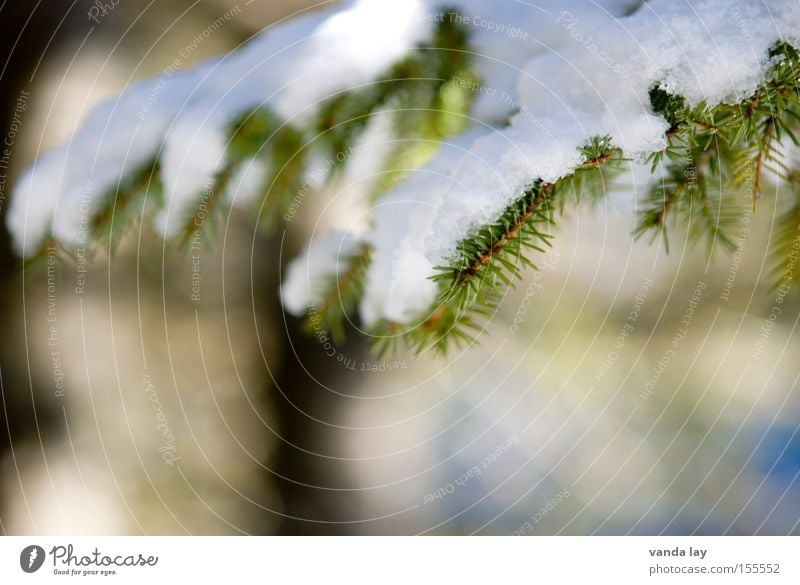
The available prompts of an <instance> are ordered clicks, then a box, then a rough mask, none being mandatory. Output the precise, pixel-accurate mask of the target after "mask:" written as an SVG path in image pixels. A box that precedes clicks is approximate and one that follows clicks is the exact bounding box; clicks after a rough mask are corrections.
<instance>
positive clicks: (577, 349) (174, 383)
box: [0, 0, 800, 535]
mask: <svg viewBox="0 0 800 585" xmlns="http://www.w3.org/2000/svg"><path fill="white" fill-rule="evenodd" d="M311 5H312V3H311V2H307V1H304V0H298V1H289V0H281V1H274V2H253V3H242V4H236V3H235V2H233V1H228V0H214V1H206V2H191V1H189V0H170V1H168V2H158V3H156V2H152V3H149V4H147V5H142V4H134V3H131V2H126V1H125V0H120V1H119V2H116V3H111V2H109V3H105V8H104V9H103V10H102V16H101V17H100V18H99V22H95V21H93V20H91V19H89V18H88V14H89V11H90V10H92V9H93V7H95V8H97V7H98V6H99V3H94V2H88V1H84V0H77V1H75V2H66V1H64V2H62V1H60V0H50V1H49V2H48V3H47V6H46V7H43V6H42V5H40V4H37V5H31V4H30V3H23V2H20V1H17V2H7V3H4V4H2V6H0V26H1V27H2V34H0V43H2V45H3V51H2V57H3V67H2V70H0V84H1V87H2V93H1V94H0V98H1V99H2V112H3V117H4V122H3V134H4V136H5V139H6V144H7V145H8V146H10V147H11V148H10V152H11V155H10V157H7V159H4V161H3V165H2V168H0V171H1V172H2V173H3V177H4V178H3V181H2V183H0V184H1V185H2V191H0V213H3V214H4V213H5V210H6V207H7V202H8V198H9V197H10V189H11V187H12V186H13V184H14V178H15V177H16V176H18V174H19V172H20V171H21V169H23V168H24V167H25V166H26V165H27V164H29V163H30V162H31V161H32V160H33V159H34V158H35V157H36V155H37V153H39V152H42V151H43V150H45V149H46V148H48V147H50V146H53V145H55V144H57V143H58V142H59V141H61V140H64V139H66V138H68V137H69V135H70V132H71V131H72V130H73V129H74V128H75V127H76V125H77V124H78V123H79V122H80V120H81V118H82V117H83V116H84V115H85V114H86V112H87V110H88V109H89V108H91V106H92V105H94V104H96V103H97V102H99V101H101V100H103V99H105V98H109V97H111V96H114V95H115V94H117V93H119V92H120V91H121V90H123V89H124V88H125V87H127V86H128V85H130V84H131V83H132V82H133V81H135V80H137V79H142V78H146V77H149V76H152V75H155V74H158V73H159V72H161V71H163V70H164V69H165V68H166V67H167V66H169V65H170V64H171V63H172V62H173V61H174V60H175V56H176V54H181V51H184V52H185V49H186V47H187V46H190V45H192V46H193V49H192V51H191V52H190V53H189V54H188V57H186V59H185V61H184V65H185V66H191V65H192V64H193V63H197V62H199V61H202V60H204V59H206V58H209V57H213V56H215V55H219V54H221V53H225V52H227V51H230V50H233V49H235V48H236V47H237V46H239V45H240V44H241V43H242V42H244V41H246V40H247V38H249V37H250V36H251V35H253V34H254V33H256V32H257V31H259V30H260V29H262V28H263V27H265V26H268V25H269V24H271V23H273V22H275V21H277V20H279V19H281V18H285V17H287V16H289V15H291V14H293V13H296V12H298V11H301V10H304V9H306V8H307V7H309V6H311ZM98 11H99V8H98ZM224 15H228V16H229V18H230V20H229V22H227V23H226V24H225V26H222V27H218V28H215V29H214V31H213V34H204V31H206V30H208V28H209V26H210V25H212V23H214V22H215V21H216V20H217V19H219V18H220V16H224ZM198 35H200V37H202V39H203V40H202V42H200V43H199V44H198V43H194V44H193V41H194V40H195V39H197V38H199V37H198ZM9 143H10V144H9ZM640 187H641V173H640V172H639V170H637V169H632V170H631V171H630V172H628V173H623V176H622V177H620V178H619V180H618V188H617V189H616V191H615V193H614V194H613V195H610V196H609V197H608V198H607V199H606V200H605V202H604V204H603V205H601V206H599V207H598V208H596V209H588V208H582V207H577V208H576V209H575V210H574V211H571V212H569V213H568V215H567V216H566V217H565V218H564V220H563V221H562V222H561V223H560V226H559V228H558V233H557V234H556V236H557V237H556V240H555V248H554V250H553V251H552V252H551V253H550V254H549V255H547V256H546V257H544V258H540V259H539V262H538V263H539V266H540V269H541V270H540V271H539V272H536V273H533V272H529V273H526V275H525V278H524V280H523V281H521V282H520V283H519V284H518V286H517V288H516V289H515V290H513V291H512V292H511V293H509V295H508V296H507V297H506V298H505V299H504V301H503V303H502V305H501V307H500V308H499V310H498V313H497V315H495V318H494V319H492V321H491V324H490V325H489V327H488V330H487V333H486V335H484V336H482V337H481V339H480V344H479V345H477V346H475V347H473V348H470V349H468V350H466V351H462V352H454V353H453V354H452V355H451V356H449V358H448V359H446V360H445V359H437V358H434V357H428V356H423V357H419V358H414V357H413V356H412V355H408V354H397V355H392V356H388V357H385V358H383V359H381V358H378V357H377V356H376V355H374V354H373V353H371V352H370V350H369V348H368V347H367V346H366V344H365V343H364V341H363V339H362V338H361V337H359V336H358V335H357V334H352V333H353V332H351V334H350V335H349V336H348V342H347V343H345V344H341V345H337V346H336V347H335V352H334V355H333V356H329V355H328V354H329V353H330V352H329V351H328V350H327V349H326V348H324V347H323V346H322V345H320V344H319V342H318V341H317V339H315V338H314V337H309V336H307V335H305V334H303V333H302V332H301V331H300V324H299V323H298V321H297V320H295V319H293V318H290V317H287V316H286V315H285V314H284V313H283V311H282V310H281V308H280V304H279V301H278V295H277V291H278V286H279V283H280V277H281V274H282V268H283V266H284V265H285V262H286V260H287V259H289V258H291V257H293V256H294V254H295V253H296V252H297V250H298V249H299V247H300V245H301V242H302V237H303V235H304V234H303V231H304V230H306V231H308V230H309V229H310V227H309V226H303V225H299V226H296V227H295V228H293V229H294V230H295V231H296V232H297V233H287V234H283V233H281V234H277V235H272V236H268V235H264V234H263V233H262V232H260V231H259V230H257V229H256V226H255V222H254V219H253V218H252V217H247V216H246V215H243V214H242V215H232V216H231V217H230V218H229V219H228V220H227V223H226V224H225V225H224V226H220V229H219V230H218V232H217V234H216V236H215V238H214V240H213V241H211V242H208V247H207V248H206V249H205V250H204V252H203V257H202V277H203V279H202V300H201V302H199V303H192V302H189V296H190V294H191V291H192V286H193V284H194V282H195V281H193V278H192V274H193V273H192V260H191V258H190V257H189V256H188V255H187V253H186V252H185V251H182V250H179V249H177V248H176V247H173V246H171V245H168V244H165V243H164V242H163V241H161V240H160V239H159V238H158V237H157V236H155V235H154V234H152V233H150V232H149V231H148V230H149V228H147V227H146V226H142V227H141V228H140V227H139V226H135V227H133V228H132V229H131V230H130V233H129V234H127V235H126V236H125V238H124V239H123V241H122V243H121V244H120V246H119V247H118V249H116V250H115V251H114V254H113V255H110V254H108V253H107V252H106V251H105V250H104V249H103V247H102V246H100V247H99V249H97V250H95V251H94V252H93V253H92V255H91V259H90V263H89V265H88V270H87V271H86V272H85V273H84V272H81V270H82V267H81V266H80V265H78V264H76V262H75V260H74V259H72V258H70V257H68V256H62V255H61V254H59V255H58V258H53V259H52V262H51V259H50V258H48V260H47V261H46V262H42V263H38V264H36V265H31V266H26V265H24V264H23V263H22V262H21V261H20V260H19V259H17V258H15V257H14V255H13V254H12V252H11V250H10V247H9V243H8V235H7V233H6V231H5V224H4V223H3V227H2V228H0V230H2V236H1V237H0V271H1V273H2V274H1V276H0V283H1V284H2V285H1V286H0V323H2V338H0V382H1V383H2V386H1V389H2V402H1V403H0V409H2V410H0V427H1V428H0V470H1V471H0V531H2V533H4V534H9V535H11V534H84V533H85V534H242V533H244V534H416V533H433V534H474V533H479V534H540V535H543V534H790V533H795V534H796V533H800V483H798V477H799V476H800V434H798V429H799V428H800V426H799V425H800V391H799V390H798V377H799V376H800V368H798V352H799V351H800V338H799V336H798V332H797V331H796V328H797V324H798V316H799V315H800V305H798V304H797V301H796V300H792V299H789V300H787V301H785V302H783V303H781V302H779V301H778V300H777V298H778V297H777V294H776V291H775V290H774V289H773V288H772V287H771V284H770V283H771V282H773V281H772V280H771V279H770V278H769V276H768V275H769V271H770V268H771V266H770V264H769V257H768V255H767V249H768V245H769V234H770V231H771V227H772V225H773V223H774V221H775V218H776V214H777V212H778V211H777V210H778V208H779V207H780V203H781V200H782V193H781V192H780V190H778V188H777V187H773V188H772V191H771V192H770V193H765V196H764V199H763V200H762V202H761V205H760V206H759V211H758V213H757V214H755V215H753V214H751V213H749V211H748V209H749V207H750V204H751V203H750V199H749V196H745V195H744V194H742V195H737V194H736V193H732V194H731V197H739V198H740V199H741V210H742V215H741V219H740V228H741V229H740V230H739V232H738V233H739V235H740V239H739V241H738V242H737V244H738V246H739V247H738V250H737V252H736V253H735V254H731V255H724V254H717V255H715V256H714V257H713V259H711V260H709V257H708V255H707V253H706V250H705V248H704V247H703V246H693V245H690V244H689V243H688V242H687V241H686V239H685V238H683V235H684V234H681V233H677V232H676V233H674V234H673V235H672V237H671V242H670V243H671V246H670V252H669V254H668V255H667V254H666V252H665V249H664V247H663V245H662V243H660V242H654V243H652V244H649V243H648V242H646V241H640V242H634V241H633V239H632V237H631V236H630V233H631V231H632V228H633V214H634V211H635V208H634V203H633V201H634V196H635V195H634V193H635V191H637V190H638V189H639V188H640ZM745 218H746V219H745ZM306 219H308V221H309V222H311V221H313V219H314V218H313V215H311V216H309V217H307V218H306ZM76 283H80V284H81V285H83V284H84V283H85V289H81V290H80V292H78V290H77V287H76ZM776 307H779V308H780V314H779V315H777V314H776V310H775V309H776ZM771 316H772V317H771Z"/></svg>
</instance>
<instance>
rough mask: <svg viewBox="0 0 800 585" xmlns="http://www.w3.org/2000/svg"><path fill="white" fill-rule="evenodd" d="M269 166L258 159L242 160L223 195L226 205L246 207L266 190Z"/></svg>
mask: <svg viewBox="0 0 800 585" xmlns="http://www.w3.org/2000/svg"><path fill="white" fill-rule="evenodd" d="M268 175H269V165H268V164H267V163H266V162H265V161H264V160H263V159H260V158H256V157H250V158H247V159H245V160H243V161H242V162H241V163H239V165H238V166H237V168H236V171H235V172H234V173H233V175H232V176H231V178H230V180H229V182H228V185H227V187H226V189H225V193H224V194H223V197H224V200H225V202H226V203H227V204H228V205H233V206H237V207H248V206H249V205H250V204H252V203H253V202H254V201H255V200H256V199H257V198H258V197H259V195H263V194H264V191H265V190H266V187H267V185H266V181H267V177H268Z"/></svg>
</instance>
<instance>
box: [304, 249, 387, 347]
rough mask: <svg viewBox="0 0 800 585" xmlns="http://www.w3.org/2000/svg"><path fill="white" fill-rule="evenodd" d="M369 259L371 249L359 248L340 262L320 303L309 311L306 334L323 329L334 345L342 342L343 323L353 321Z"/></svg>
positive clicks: (326, 286) (325, 288) (310, 307)
mask: <svg viewBox="0 0 800 585" xmlns="http://www.w3.org/2000/svg"><path fill="white" fill-rule="evenodd" d="M371 255H372V251H371V249H370V247H369V246H368V245H367V244H361V245H359V246H358V247H357V248H356V249H355V250H354V251H353V252H351V253H350V254H348V255H347V256H346V257H344V258H341V259H340V262H341V267H340V268H339V270H337V271H334V272H333V273H332V274H331V275H330V276H329V277H328V278H327V281H326V282H325V283H324V285H323V289H324V291H325V292H324V293H323V295H322V297H321V299H320V300H319V301H318V302H317V303H315V304H314V305H312V306H309V308H308V314H307V316H306V319H305V322H304V329H305V330H306V332H309V333H312V332H314V331H315V330H317V329H322V330H324V331H327V332H328V333H330V335H331V338H332V339H333V340H334V342H336V343H340V342H342V341H343V340H344V338H345V322H347V321H350V320H352V319H353V318H354V315H355V311H356V307H357V305H358V301H359V300H360V298H361V296H362V293H363V291H364V279H365V278H364V277H365V274H366V272H367V268H368V267H369V262H370V257H371Z"/></svg>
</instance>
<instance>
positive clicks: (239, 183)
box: [8, 0, 800, 324]
mask: <svg viewBox="0 0 800 585" xmlns="http://www.w3.org/2000/svg"><path fill="white" fill-rule="evenodd" d="M441 6H452V7H455V8H457V9H458V10H459V11H460V14H461V15H463V16H462V17H461V18H462V23H463V24H464V25H465V26H466V27H467V28H468V29H469V32H470V41H471V44H472V48H473V52H474V63H475V68H476V70H477V72H478V73H479V74H480V76H481V82H480V84H478V85H476V86H473V88H472V89H473V90H474V92H475V94H476V101H475V105H474V108H473V112H472V115H473V118H474V124H473V128H472V129H471V130H469V131H468V132H467V133H465V134H464V135H462V136H460V137H458V138H456V139H454V140H451V141H448V142H447V143H446V144H445V145H444V146H442V148H441V151H440V153H439V154H438V155H437V156H436V157H435V158H434V159H433V160H432V161H431V162H430V164H429V165H427V166H426V167H424V168H422V169H419V170H418V171H416V172H414V173H412V175H411V176H410V177H409V178H408V179H407V180H406V181H405V182H403V183H401V184H400V185H398V186H397V187H396V188H394V189H393V190H392V191H391V192H390V193H388V194H387V195H386V196H385V197H384V198H383V199H382V200H380V201H379V202H378V203H377V204H376V205H375V207H374V210H373V217H372V228H371V230H370V231H369V233H367V234H366V235H364V241H366V242H368V243H369V244H370V245H371V246H372V247H373V248H374V254H373V262H372V265H371V267H370V269H369V271H368V275H367V283H366V284H367V286H366V291H365V296H364V299H363V302H362V304H361V307H360V310H361V314H362V318H363V319H364V321H365V322H366V323H367V324H370V323H375V322H376V321H378V320H380V319H384V318H385V319H390V320H392V321H397V322H408V321H411V320H413V319H414V318H417V317H418V316H420V314H422V313H423V312H424V311H425V310H426V308H428V307H429V306H430V304H431V302H432V301H433V300H434V297H435V294H436V287H435V286H434V285H433V283H432V282H431V281H430V279H429V277H430V276H431V275H432V274H433V273H434V267H435V266H437V265H442V264H445V263H447V262H448V261H449V260H450V259H451V258H452V257H453V254H454V252H455V250H456V246H457V244H458V242H459V241H460V240H461V239H463V238H464V237H468V236H470V235H471V234H474V233H475V232H476V230H478V229H479V228H480V227H481V226H483V225H485V224H487V223H489V222H492V221H494V220H496V219H497V217H499V215H500V214H501V213H502V211H503V210H504V209H505V208H506V207H507V206H508V204H509V203H511V202H512V201H513V200H514V199H515V198H517V197H519V196H520V194H521V192H522V190H523V189H525V188H526V187H527V186H529V185H530V184H531V183H532V182H533V181H534V180H536V179H542V180H545V181H555V180H557V179H558V178H560V177H563V176H565V175H568V174H569V173H570V172H572V171H573V170H574V168H575V167H576V165H578V164H579V163H580V162H581V161H580V157H579V154H578V151H577V149H578V148H579V147H580V146H582V145H583V144H585V143H586V142H587V141H588V140H589V139H590V138H591V137H593V136H605V135H609V136H610V137H611V138H612V141H613V143H614V144H615V145H616V146H618V147H620V148H621V149H622V150H623V152H624V154H625V155H626V156H629V157H631V158H633V159H636V160H641V159H644V158H645V157H646V156H647V155H648V154H650V153H652V152H653V151H655V150H658V149H661V148H663V147H664V146H665V137H664V134H665V131H666V129H667V123H666V121H665V120H663V119H662V118H660V117H659V116H658V115H656V114H654V113H653V112H652V111H651V109H650V104H649V95H648V92H649V91H650V89H651V88H652V87H654V86H658V87H661V88H662V89H664V90H666V91H669V92H674V93H678V94H680V95H683V96H684V97H685V98H686V99H687V101H688V102H689V103H690V104H698V103H700V102H706V103H707V104H709V105H715V104H718V103H723V102H724V103H735V102H738V101H740V100H741V99H742V98H744V97H746V96H748V95H750V94H752V93H753V91H754V90H755V89H756V88H757V87H758V86H759V84H760V83H762V82H763V81H764V73H765V71H766V70H767V69H768V67H769V65H770V63H769V60H768V50H769V48H770V47H771V46H773V45H774V44H775V42H776V41H778V40H781V39H783V40H786V41H788V42H790V43H792V44H794V45H795V46H800V3H798V2H797V1H796V0H758V1H753V2H749V1H736V0H650V1H649V2H646V3H641V2H640V1H639V0H599V1H593V2H585V1H584V0H568V1H563V0H561V1H558V0H539V1H538V2H536V3H527V2H522V1H518V0H500V1H498V0H449V1H447V2H440V1H434V0H404V1H403V2H383V1H381V0H353V1H350V2H345V3H343V4H341V5H340V7H337V8H332V9H328V10H324V11H318V12H312V13H308V14H306V15H304V16H302V17H300V18H297V19H293V20H291V21H287V22H286V23H282V24H280V25H278V26H275V27H272V28H269V29H267V30H266V31H264V32H263V33H262V34H260V35H259V36H257V37H256V38H255V39H253V40H252V41H251V42H250V43H248V44H247V45H245V46H244V47H243V48H242V49H240V50H239V51H236V52H234V53H232V54H230V55H228V56H226V57H224V58H222V59H219V60H216V61H212V62H209V63H206V64H204V65H202V66H200V67H198V68H195V69H193V70H190V71H188V72H182V73H177V72H173V71H170V72H168V73H166V74H164V75H162V76H160V77H158V78H156V79H154V80H151V81H146V82H143V83H141V84H139V85H137V86H136V87H134V88H132V89H131V90H129V91H128V92H126V93H124V94H122V96H120V98H119V99H117V100H114V101H111V102H108V103H106V104H103V105H101V106H100V107H98V108H97V109H96V110H95V111H93V112H92V113H91V114H90V115H89V117H88V118H87V120H86V122H85V123H84V125H83V126H82V128H81V129H80V130H79V131H78V132H77V133H76V134H75V135H74V136H73V138H72V140H71V141H70V142H68V143H67V144H66V145H64V146H63V147H61V148H59V149H57V150H55V151H53V152H50V153H48V154H45V155H44V156H42V157H40V158H39V159H38V160H37V161H36V162H35V163H34V165H32V167H31V168H30V169H28V171H27V172H26V173H25V175H24V176H23V177H22V179H21V180H20V182H19V184H18V186H17V188H16V189H15V192H14V197H13V200H12V202H11V208H10V210H9V213H8V223H9V227H10V229H11V232H12V236H13V239H14V243H15V245H16V248H17V249H18V250H19V251H20V252H21V253H22V254H24V255H29V254H32V253H35V252H36V250H37V248H38V246H39V245H40V244H41V242H42V241H43V239H44V238H45V237H47V236H48V235H49V234H50V233H54V234H55V236H56V237H57V238H59V239H60V240H62V241H63V242H65V243H66V244H68V245H70V244H75V243H76V242H77V241H79V240H80V238H81V233H82V232H81V226H82V225H85V223H86V219H87V215H91V213H93V211H94V210H96V209H97V208H98V205H99V203H98V202H99V198H100V197H101V196H103V195H104V194H106V193H108V192H109V191H113V189H114V188H115V186H116V185H117V182H118V181H119V179H120V178H121V177H124V176H125V175H127V174H130V173H131V172H133V171H134V170H135V169H137V168H138V167H140V166H141V165H142V164H144V163H146V162H147V161H149V160H151V159H152V158H153V157H154V156H156V155H158V154H160V160H161V169H162V175H163V182H164V188H165V198H166V205H165V207H164V208H163V209H162V210H161V213H160V215H159V216H158V218H157V224H158V226H159V228H160V229H161V231H162V232H163V233H164V235H165V236H169V235H171V234H173V233H175V231H176V230H177V228H178V227H180V226H181V225H182V223H183V221H185V219H186V217H187V216H188V215H189V214H190V213H191V212H192V210H193V208H194V206H195V205H196V204H197V200H198V198H199V196H200V195H201V193H202V192H203V190H204V189H205V188H207V186H208V184H209V182H210V181H211V180H212V178H213V177H214V176H215V174H216V173H217V172H218V171H219V170H220V169H222V168H223V167H224V166H225V165H228V164H231V161H229V160H228V158H227V153H226V146H227V145H226V140H227V139H228V137H229V136H228V134H229V127H230V124H231V123H232V122H233V121H234V120H235V119H236V118H237V117H239V116H240V115H241V114H242V113H245V112H248V111H251V110H252V109H254V108H256V107H262V106H266V107H268V108H269V109H270V110H271V111H272V112H273V113H274V114H276V115H277V116H278V117H279V118H280V119H282V120H284V121H285V122H286V123H289V124H292V125H294V126H296V127H298V128H302V127H303V126H304V124H306V123H307V122H308V121H309V120H310V119H311V117H312V115H313V114H314V113H315V112H316V108H317V107H318V105H319V103H320V101H321V100H324V99H325V98H326V97H328V96H330V95H331V94H334V93H336V92H338V91H341V90H345V89H350V88H356V87H357V86H359V85H361V84H365V83H369V82H370V81H371V80H372V79H374V78H375V77H376V76H378V75H379V74H380V73H382V72H383V71H385V70H386V69H387V68H388V67H389V66H390V65H391V64H392V63H393V62H396V61H397V60H398V59H400V58H401V57H402V56H403V55H405V54H406V53H407V52H408V51H409V50H410V49H412V48H413V47H414V46H416V45H417V44H420V43H425V42H426V41H428V40H430V37H431V33H432V31H433V30H434V24H435V22H436V21H437V20H439V19H442V18H451V17H450V16H449V15H444V14H442V13H441V8H440V7H441ZM509 116H511V118H510V123H508V120H509ZM379 122H380V120H379V119H377V118H376V120H375V121H374V124H372V125H371V126H369V127H368V128H371V130H372V131H373V132H374V135H373V136H370V135H367V136H365V137H363V138H362V142H360V143H358V144H356V145H354V148H355V154H354V156H353V157H352V159H353V160H352V161H347V162H354V163H355V164H356V165H359V166H363V171H359V170H358V169H356V170H348V169H347V167H345V170H346V172H349V173H351V174H350V175H345V176H346V180H349V181H354V182H363V181H365V180H366V178H367V177H369V176H372V175H374V174H375V173H376V172H377V164H378V163H379V162H380V160H381V159H382V158H383V157H384V156H385V153H386V152H388V150H387V149H386V144H387V140H386V137H385V136H384V135H385V133H386V132H385V130H386V125H385V123H384V125H383V126H381V124H380V123H379ZM364 144H368V145H370V146H369V147H368V148H367V149H363V148H362V149H360V150H359V146H360V145H364ZM379 144H383V145H384V146H383V147H382V148H381V147H380V146H379ZM372 145H375V149H374V150H373V146H372ZM311 158H312V160H313V156H312V157H311ZM348 158H349V157H348ZM267 171H268V169H267V168H266V167H265V163H263V162H262V163H259V162H258V161H256V160H248V161H244V162H243V163H241V164H240V165H239V167H238V169H237V172H236V173H235V175H234V180H233V181H232V186H231V189H237V191H235V192H233V191H231V192H229V193H227V194H226V197H227V198H228V200H229V201H232V202H236V203H240V202H241V203H243V204H246V203H247V202H248V201H251V200H252V198H253V197H256V196H257V195H258V191H259V185H258V183H259V182H262V181H263V177H264V176H266V173H267ZM357 239H358V238H357V237H356V236H352V235H351V236H347V237H344V239H343V236H342V235H341V234H334V235H332V236H330V237H323V238H320V239H317V240H315V241H314V242H313V243H311V244H310V245H309V247H308V248H307V249H306V251H305V253H304V255H303V256H302V257H301V258H300V259H299V260H297V261H296V262H295V263H294V264H292V266H291V267H290V268H289V270H288V274H287V282H286V283H285V284H284V286H283V289H282V296H283V298H284V302H285V304H286V306H287V309H288V310H290V311H293V312H302V311H304V310H305V308H306V306H307V304H308V303H309V302H312V301H313V300H314V299H315V298H316V295H318V294H319V291H318V285H319V281H320V280H324V278H323V277H324V276H325V274H331V273H332V272H331V271H332V270H334V269H335V267H336V266H337V265H338V262H339V261H338V258H339V257H340V253H341V250H342V249H344V248H348V249H349V247H350V246H352V245H353V244H352V242H353V241H356V240H357ZM343 246H344V248H343ZM326 270H327V272H326Z"/></svg>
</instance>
